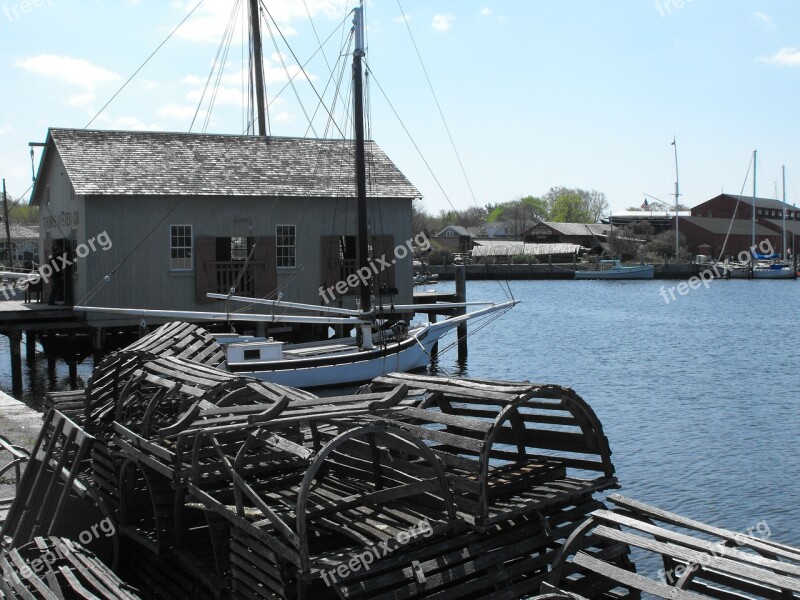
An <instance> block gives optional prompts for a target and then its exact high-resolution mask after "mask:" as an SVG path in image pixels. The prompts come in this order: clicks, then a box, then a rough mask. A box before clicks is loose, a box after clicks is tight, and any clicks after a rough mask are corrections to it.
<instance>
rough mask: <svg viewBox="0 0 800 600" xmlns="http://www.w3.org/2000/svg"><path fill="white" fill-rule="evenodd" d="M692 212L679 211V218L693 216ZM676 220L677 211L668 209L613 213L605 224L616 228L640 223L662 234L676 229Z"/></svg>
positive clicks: (605, 219) (604, 220)
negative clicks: (674, 223)
mask: <svg viewBox="0 0 800 600" xmlns="http://www.w3.org/2000/svg"><path fill="white" fill-rule="evenodd" d="M691 215H692V213H691V211H688V210H681V211H678V218H679V219H683V218H684V217H689V216H691ZM674 219H675V211H674V210H667V209H663V208H662V209H659V210H655V209H653V210H621V211H616V212H614V213H611V216H609V217H607V218H604V219H603V223H604V224H608V225H613V226H614V227H624V226H625V225H630V224H632V223H636V222H639V221H644V222H646V223H649V224H650V225H651V226H652V228H653V232H654V233H661V232H663V231H669V230H670V229H675V226H674V225H673V220H674Z"/></svg>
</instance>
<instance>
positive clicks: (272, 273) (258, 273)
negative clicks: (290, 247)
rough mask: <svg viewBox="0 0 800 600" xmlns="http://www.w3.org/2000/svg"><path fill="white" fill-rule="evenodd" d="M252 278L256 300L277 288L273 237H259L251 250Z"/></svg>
mask: <svg viewBox="0 0 800 600" xmlns="http://www.w3.org/2000/svg"><path fill="white" fill-rule="evenodd" d="M252 260H253V264H252V267H251V268H252V269H253V277H254V279H255V288H254V293H255V296H256V298H264V297H266V296H268V295H270V294H272V293H273V292H274V291H275V290H276V289H277V288H278V267H277V266H276V264H275V236H274V235H271V236H259V237H258V238H257V239H256V244H255V248H254V249H253V259H252Z"/></svg>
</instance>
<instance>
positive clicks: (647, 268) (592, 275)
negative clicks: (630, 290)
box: [575, 265, 655, 279]
mask: <svg viewBox="0 0 800 600" xmlns="http://www.w3.org/2000/svg"><path fill="white" fill-rule="evenodd" d="M654 274H655V269H654V267H653V265H642V266H641V267H637V266H634V267H622V269H606V270H603V271H575V279H652V278H653V275H654Z"/></svg>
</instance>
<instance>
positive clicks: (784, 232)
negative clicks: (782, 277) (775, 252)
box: [781, 165, 786, 260]
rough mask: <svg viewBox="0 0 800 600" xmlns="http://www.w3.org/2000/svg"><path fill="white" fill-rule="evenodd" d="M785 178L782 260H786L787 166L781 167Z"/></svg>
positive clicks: (782, 214) (782, 211)
mask: <svg viewBox="0 0 800 600" xmlns="http://www.w3.org/2000/svg"><path fill="white" fill-rule="evenodd" d="M781 175H782V177H783V206H781V231H782V232H783V254H782V255H781V258H783V259H784V260H786V165H783V166H782V167H781Z"/></svg>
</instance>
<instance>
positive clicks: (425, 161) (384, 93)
mask: <svg viewBox="0 0 800 600" xmlns="http://www.w3.org/2000/svg"><path fill="white" fill-rule="evenodd" d="M367 68H369V65H367ZM370 72H371V73H372V79H373V80H374V81H375V85H377V86H378V89H379V90H380V92H381V94H382V95H383V99H384V100H386V102H387V104H388V105H389V108H390V109H391V110H392V112H393V113H394V116H395V117H397V121H398V122H399V123H400V127H402V128H403V131H405V133H406V135H407V136H408V139H409V141H410V142H411V144H412V145H413V146H414V149H415V150H416V151H417V154H418V155H419V157H420V158H421V159H422V162H423V163H424V164H425V168H426V169H428V173H429V174H430V176H431V177H433V180H434V181H435V182H436V185H437V187H438V188H439V191H440V192H442V195H443V196H444V197H445V199H446V200H447V203H448V204H449V205H450V208H452V209H453V211H454V212H455V213H456V214H458V211H457V210H456V207H455V206H453V202H452V200H450V196H449V195H448V194H447V192H446V191H445V189H444V187H443V186H442V183H441V182H440V181H439V178H438V177H437V176H436V173H434V172H433V169H432V168H431V166H430V164H429V163H428V161H427V159H426V158H425V155H424V154H423V153H422V150H421V149H420V147H419V145H417V142H416V140H414V138H413V137H412V136H411V132H410V131H409V130H408V127H406V124H405V123H404V122H403V120H402V119H401V118H400V115H399V113H398V112H397V109H396V108H395V107H394V104H392V102H391V100H389V97H388V96H387V95H386V91H385V90H384V89H383V87H382V86H381V84H380V81H378V79H377V78H376V77H375V72H374V71H372V69H371V68H370Z"/></svg>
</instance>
